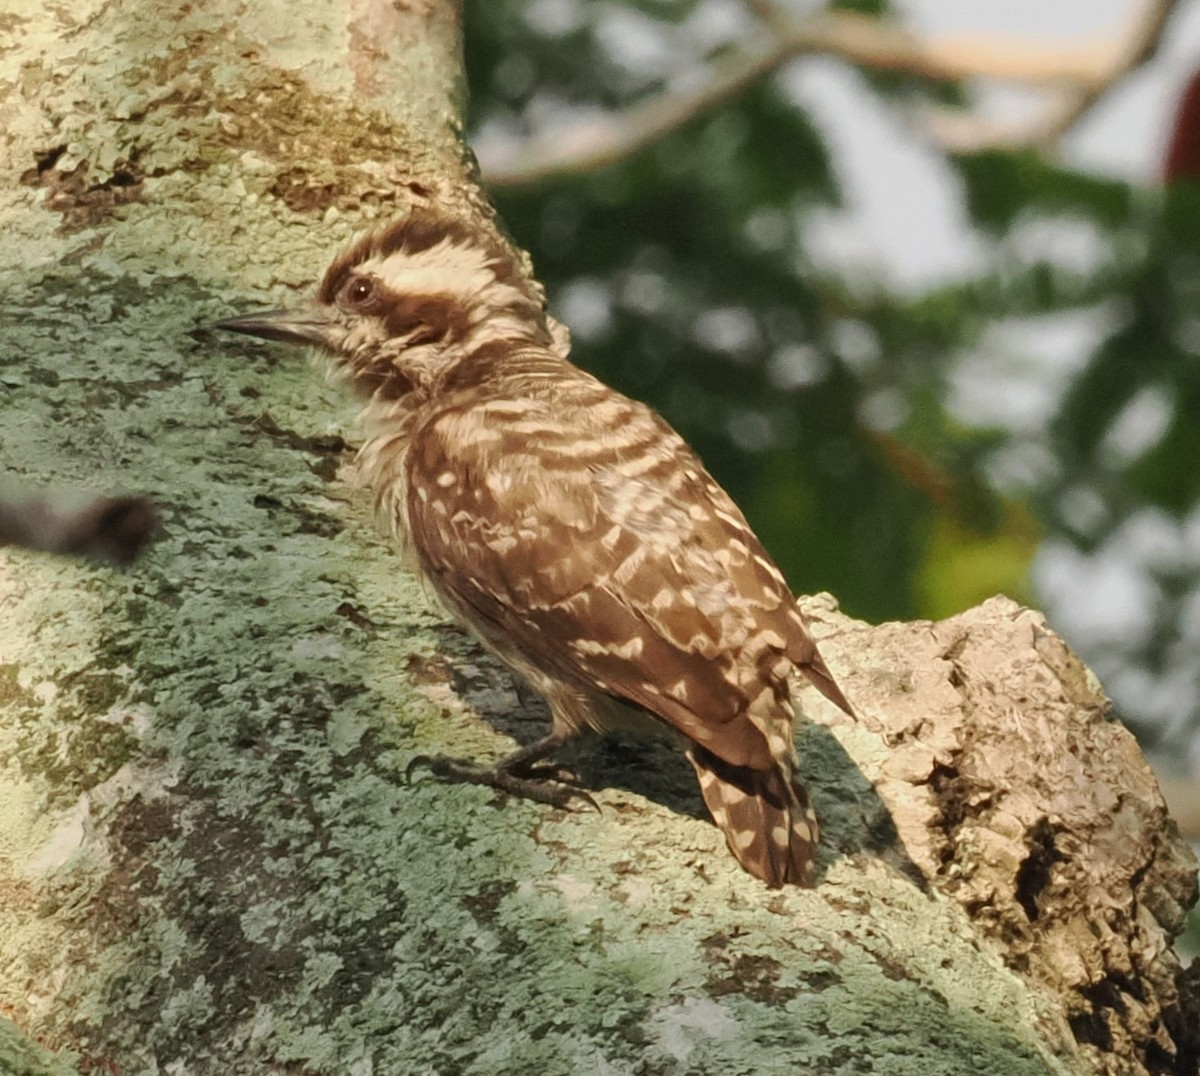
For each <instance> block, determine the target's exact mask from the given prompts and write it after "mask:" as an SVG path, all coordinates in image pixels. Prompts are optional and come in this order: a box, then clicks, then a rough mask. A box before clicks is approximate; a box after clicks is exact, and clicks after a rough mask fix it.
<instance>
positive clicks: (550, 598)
mask: <svg viewBox="0 0 1200 1076" xmlns="http://www.w3.org/2000/svg"><path fill="white" fill-rule="evenodd" d="M222 325H223V327H225V328H229V329H234V330H236V331H240V332H248V333H252V334H255V335H259V336H266V337H270V338H274V339H283V340H289V341H293V342H304V343H313V344H317V345H319V346H320V347H321V348H322V350H323V351H324V352H325V353H326V355H327V356H328V357H329V359H330V361H331V362H332V364H333V366H334V367H335V368H336V369H337V370H339V371H341V372H342V373H343V374H344V375H345V376H346V377H347V378H348V379H349V380H350V381H351V382H352V383H353V384H354V386H355V387H356V389H357V390H358V392H359V393H360V395H362V396H363V397H364V398H365V400H366V406H365V408H364V419H365V422H366V428H367V431H368V440H367V442H366V444H365V445H364V446H363V449H362V452H361V455H360V467H361V471H362V475H363V477H364V479H365V481H367V482H369V483H370V484H371V486H372V487H373V488H374V490H375V494H376V503H377V506H378V508H379V510H380V512H381V513H382V514H383V515H384V516H385V518H386V519H387V520H388V521H389V523H390V525H391V526H392V527H393V529H394V530H395V532H396V533H397V535H398V536H399V537H400V539H401V541H402V543H403V544H404V546H405V547H406V549H407V550H408V552H409V554H410V556H411V558H412V560H413V562H414V564H415V565H416V567H417V570H418V571H419V572H420V573H421V574H422V575H423V576H424V577H425V579H426V580H428V582H429V584H430V585H431V586H432V588H433V590H434V591H435V592H436V593H437V594H438V596H439V597H440V598H441V599H442V601H443V602H444V603H445V604H446V606H447V607H448V608H449V609H450V610H451V612H452V613H454V614H455V615H456V616H457V617H458V618H459V619H460V620H461V621H462V622H463V623H464V624H466V625H467V626H468V627H469V628H471V629H472V630H473V631H474V632H475V633H476V634H477V635H478V636H479V637H480V638H481V639H482V640H483V642H484V643H485V644H486V645H487V646H489V647H490V648H491V649H492V650H493V651H494V652H495V653H496V654H497V655H498V656H499V657H500V658H501V659H502V660H503V661H505V662H506V663H507V664H508V665H509V666H510V667H512V668H513V669H515V670H516V671H517V672H519V673H520V674H522V675H523V676H524V677H525V678H526V679H527V680H529V682H530V683H531V684H532V685H533V687H534V688H536V689H537V690H538V691H539V692H541V693H542V694H543V695H544V696H545V698H546V700H547V702H548V703H549V705H550V709H551V712H552V714H553V728H552V730H551V733H550V735H549V736H547V737H546V738H545V739H544V740H542V741H539V742H538V743H537V744H534V745H532V746H531V747H528V748H524V749H522V750H521V751H519V752H517V753H516V754H515V755H513V756H510V758H508V759H506V760H503V761H502V762H501V763H500V764H499V765H498V766H497V767H495V768H493V769H487V768H484V767H479V766H474V765H472V764H470V763H457V762H454V761H453V760H447V759H436V760H430V761H432V762H433V764H434V768H435V769H436V770H437V771H438V772H440V773H443V774H446V775H448V776H452V777H456V778H459V779H467V780H479V781H484V782H486V783H489V784H493V785H496V786H497V787H502V788H508V789H510V790H512V791H516V792H519V793H521V794H528V795H533V796H535V797H536V798H540V799H545V800H547V801H548V802H563V801H564V800H565V799H566V798H567V796H569V794H570V793H569V792H568V793H567V794H566V795H563V794H562V793H561V792H559V793H555V792H554V791H553V790H547V789H546V787H545V786H544V785H543V784H541V783H539V782H537V781H534V780H532V779H530V778H529V777H528V776H527V774H528V770H529V766H530V764H531V763H532V762H534V761H536V760H538V759H541V758H544V757H545V756H546V755H547V754H549V753H550V752H552V751H553V749H554V748H555V747H557V746H558V745H559V744H561V743H562V742H563V741H564V740H565V739H567V738H568V737H570V736H573V735H575V734H576V733H578V732H579V731H580V730H582V729H584V728H587V727H591V728H595V729H598V730H601V731H603V730H604V729H606V728H610V727H612V726H613V725H619V724H623V723H625V722H626V721H627V720H628V719H629V718H630V717H631V716H632V715H635V714H641V715H649V716H650V717H652V718H653V719H655V720H656V721H657V722H658V723H659V724H660V725H662V726H665V727H666V728H668V729H671V730H674V732H675V733H677V734H679V735H680V736H681V737H682V739H683V741H684V744H685V749H686V751H687V755H688V758H689V759H690V760H691V763H692V765H693V766H694V767H695V770H696V774H697V776H698V778H699V780H700V787H701V791H702V793H703V796H704V799H705V802H706V803H707V805H708V807H709V810H710V811H711V813H712V815H713V818H714V819H715V821H716V822H717V824H718V825H719V826H720V827H721V829H722V830H723V831H724V833H725V836H726V840H727V842H728V844H729V848H730V850H731V851H732V852H733V854H734V855H735V856H736V857H737V859H738V860H739V861H740V862H741V863H742V865H743V866H744V867H745V868H746V869H747V870H748V871H750V872H751V873H753V874H755V875H757V876H758V877H760V878H762V879H763V880H764V881H766V882H767V883H768V884H770V885H781V884H784V883H800V884H811V882H812V877H813V860H814V854H815V845H816V841H817V834H818V830H817V821H816V817H815V815H814V813H813V811H812V808H811V807H810V805H809V802H808V796H807V793H806V792H805V790H804V788H803V786H801V785H800V784H799V783H798V782H797V781H796V780H795V778H794V776H793V770H794V761H795V760H794V748H793V743H792V704H791V697H790V689H789V679H790V677H791V675H792V673H793V672H794V671H799V672H801V673H803V674H804V675H806V676H808V678H809V679H810V680H812V682H813V683H814V684H815V685H816V686H817V687H818V688H819V689H820V690H821V691H822V692H823V693H824V694H825V695H826V696H827V697H828V698H830V699H831V700H832V701H833V702H835V703H836V704H837V705H838V706H840V707H842V708H843V709H845V710H847V712H849V704H848V703H847V702H846V699H845V697H844V696H843V695H842V693H841V691H840V690H839V688H838V687H837V685H836V683H835V682H834V680H833V677H832V675H831V674H830V672H829V670H828V668H827V667H826V666H825V664H824V662H823V661H822V659H821V657H820V655H819V654H818V653H817V648H816V646H815V644H814V643H813V640H812V638H811V636H810V635H809V633H808V630H807V628H806V626H805V623H804V619H803V617H802V616H801V614H800V612H799V610H798V609H797V607H796V603H795V600H794V598H793V597H792V594H791V592H790V591H789V590H788V587H787V584H786V583H785V581H784V579H783V576H782V574H781V573H780V572H779V570H778V569H777V568H776V567H775V565H774V564H773V563H772V561H771V559H770V557H769V556H768V555H767V553H766V551H765V550H764V549H763V547H762V545H761V544H760V543H759V541H758V539H757V538H756V537H755V536H754V534H753V532H752V531H751V530H750V528H749V526H748V525H747V523H746V521H745V519H744V518H743V516H742V514H741V512H740V511H739V510H738V508H737V507H736V505H734V503H733V501H732V500H731V499H730V498H729V496H728V495H727V494H726V493H725V491H724V490H722V489H721V487H720V486H718V485H717V483H716V482H715V481H714V480H713V479H712V478H711V477H710V476H709V475H708V473H707V472H706V471H705V470H704V467H703V465H702V464H701V463H700V461H699V459H698V458H697V457H696V456H695V454H694V453H693V452H692V451H691V449H689V448H688V446H687V445H686V444H685V443H684V441H683V439H682V438H681V437H680V436H679V435H678V434H677V433H676V432H675V431H674V430H672V429H671V428H670V427H669V426H668V425H667V424H666V423H665V422H664V421H663V420H662V419H661V418H659V417H658V416H657V415H656V414H655V413H654V412H653V411H651V410H650V409H649V408H647V407H645V406H644V405H642V404H640V403H636V402H634V401H632V400H629V399H627V398H626V397H624V396H621V395H620V394H619V393H617V392H614V391H613V390H612V389H610V388H608V387H607V386H605V385H603V384H602V383H601V382H599V381H598V380H596V379H595V378H593V377H592V376H590V375H589V374H587V373H585V372H583V371H582V370H580V369H578V368H577V367H575V366H573V365H572V364H571V363H569V362H568V361H567V360H566V359H565V358H564V357H563V356H562V354H560V350H561V348H560V347H559V345H558V341H559V340H560V339H561V334H560V333H558V332H557V331H556V326H555V323H554V322H553V321H552V320H551V319H550V318H549V317H548V316H547V315H546V313H545V311H544V305H543V303H542V300H541V293H540V291H538V290H537V289H536V286H534V285H531V284H530V283H529V282H528V281H527V279H526V278H525V277H524V276H523V274H522V272H521V270H520V266H519V265H518V263H517V262H516V261H515V259H514V258H513V257H512V255H511V254H510V252H509V251H508V250H507V249H506V248H505V247H504V246H502V245H501V243H500V242H499V241H497V240H494V239H491V238H487V237H485V236H484V234H483V233H482V232H480V231H477V230H476V229H475V228H474V227H473V226H470V225H468V224H466V223H465V222H463V221H461V220H458V219H456V218H451V217H445V216H442V215H440V214H435V213H431V212H428V211H426V212H423V213H414V214H413V215H412V216H410V217H408V218H407V219H405V220H404V221H401V222H399V223H398V224H393V225H391V226H390V227H388V228H386V229H384V230H382V231H379V232H376V233H374V234H372V235H369V236H367V237H365V238H364V239H362V240H360V241H359V242H358V243H357V244H355V245H354V246H353V247H351V248H350V249H349V250H348V251H347V252H346V253H344V254H343V255H341V256H340V257H339V258H338V259H337V260H336V261H335V262H334V264H333V265H332V266H331V267H330V269H329V271H328V272H327V273H326V275H325V278H324V281H323V282H322V284H321V286H320V289H319V291H318V299H317V302H316V303H315V304H313V306H312V307H311V308H310V309H308V310H306V311H304V312H301V313H288V312H273V313H271V314H266V315H259V316H256V317H254V316H252V317H248V318H238V319H232V320H230V321H227V322H223V323H222Z"/></svg>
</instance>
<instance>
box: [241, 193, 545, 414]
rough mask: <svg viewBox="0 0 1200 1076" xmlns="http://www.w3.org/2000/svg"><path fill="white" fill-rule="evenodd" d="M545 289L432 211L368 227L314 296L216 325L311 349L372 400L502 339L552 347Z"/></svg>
mask: <svg viewBox="0 0 1200 1076" xmlns="http://www.w3.org/2000/svg"><path fill="white" fill-rule="evenodd" d="M552 326H553V322H552V321H551V320H550V319H549V318H548V317H547V315H546V312H545V305H544V301H543V297H542V293H541V291H540V289H539V288H538V287H537V285H536V284H533V283H531V282H530V280H529V279H528V277H527V276H526V275H525V273H524V272H523V270H522V267H521V266H520V264H519V262H518V261H517V259H516V257H515V256H514V255H513V253H512V251H511V250H510V249H509V248H508V247H507V246H506V245H504V244H503V243H502V241H501V240H499V239H498V238H496V237H494V235H493V234H492V233H490V232H485V231H484V230H482V229H481V228H479V227H477V226H475V225H473V224H471V223H469V222H467V221H465V220H462V219H461V218H457V217H451V216H446V215H443V214H440V213H435V212H432V211H429V210H424V211H416V212H413V213H412V214H410V215H409V216H408V217H406V218H405V219H404V220H402V221H399V222H397V223H394V224H390V225H388V226H386V227H384V228H381V229H379V230H377V231H374V232H371V233H369V234H367V235H365V236H363V237H362V238H361V239H359V240H358V241H357V242H356V243H354V244H353V245H352V246H350V247H349V248H348V249H347V250H345V251H344V252H343V253H341V254H340V255H338V257H337V258H336V259H334V262H333V264H332V265H331V266H330V267H329V269H328V270H326V272H325V276H324V278H323V279H322V281H321V284H320V286H319V287H318V289H317V294H316V297H315V298H314V299H312V300H310V301H309V302H308V303H306V304H304V305H303V306H300V307H298V308H296V309H291V310H272V311H268V312H266V313H262V314H250V315H248V316H246V317H237V318H229V319H226V320H224V321H221V322H218V323H217V328H219V329H230V330H232V331H234V332H240V333H247V334H249V335H251V336H260V337H264V338H265V339H268V340H282V341H284V342H286V343H293V344H306V345H315V346H316V347H318V348H319V349H320V350H321V351H322V352H323V353H324V354H325V357H327V358H328V359H329V360H330V362H331V363H332V365H333V366H334V368H335V369H336V370H339V371H341V372H343V373H345V374H346V375H348V376H349V377H350V379H351V380H352V381H353V382H354V384H355V386H356V387H357V388H358V389H359V390H360V391H361V392H362V393H363V394H364V395H366V396H384V397H394V396H400V395H405V394H407V392H409V391H411V389H412V388H413V387H415V386H419V385H422V384H428V383H430V382H432V380H433V379H434V378H436V377H437V375H438V374H439V373H440V372H442V371H443V370H445V369H446V367H447V366H448V365H450V364H452V363H454V362H456V361H458V360H459V359H461V358H463V357H465V356H466V355H468V354H470V353H471V352H472V351H473V350H474V349H475V348H478V347H480V346H481V345H483V344H486V343H491V342H493V341H496V340H511V341H513V342H522V341H528V342H532V343H538V344H543V345H548V344H551V343H552V336H553V331H552Z"/></svg>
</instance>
